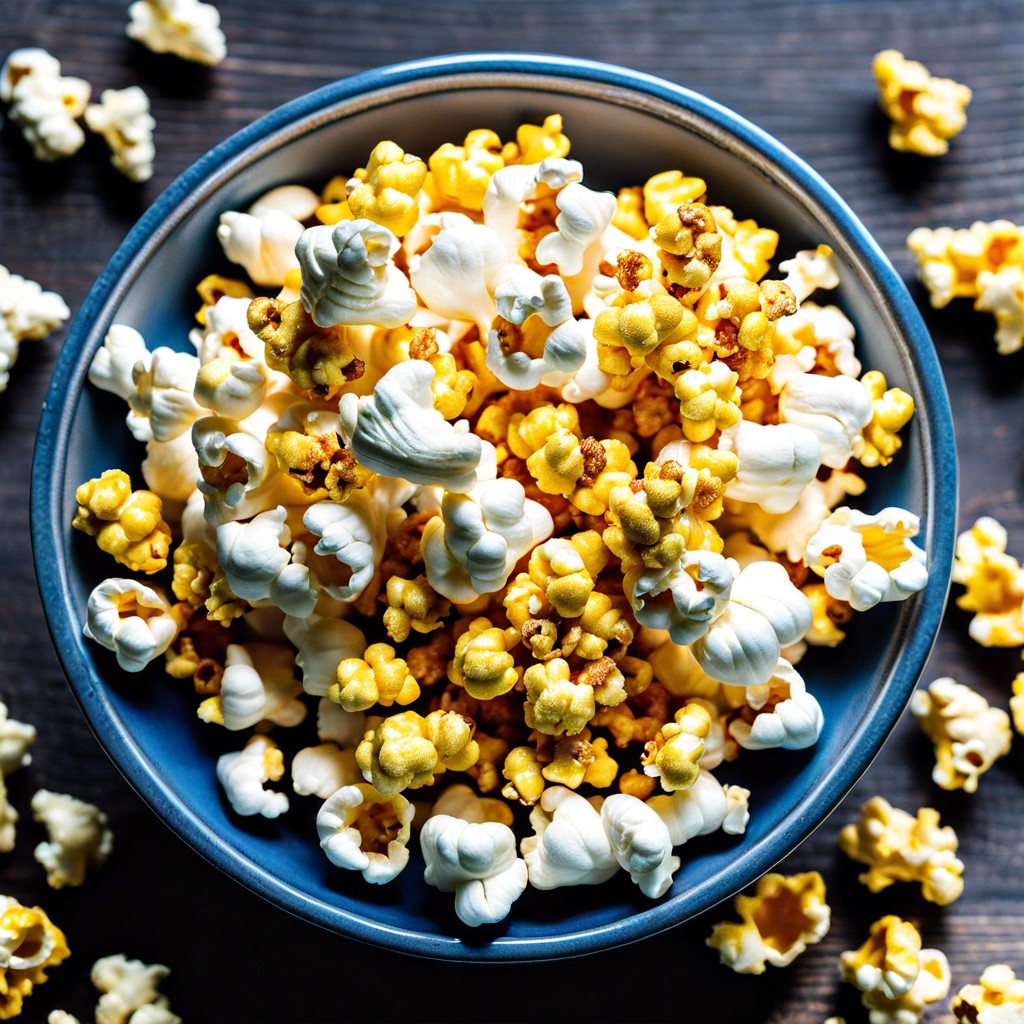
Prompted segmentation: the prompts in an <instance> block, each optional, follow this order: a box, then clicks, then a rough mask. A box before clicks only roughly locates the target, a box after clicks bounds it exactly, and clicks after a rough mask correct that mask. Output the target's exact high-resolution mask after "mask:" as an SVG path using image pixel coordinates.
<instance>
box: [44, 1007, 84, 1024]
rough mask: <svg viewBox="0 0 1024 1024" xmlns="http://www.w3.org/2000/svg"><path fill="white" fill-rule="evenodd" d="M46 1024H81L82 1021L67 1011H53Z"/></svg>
mask: <svg viewBox="0 0 1024 1024" xmlns="http://www.w3.org/2000/svg"><path fill="white" fill-rule="evenodd" d="M46 1024H80V1021H79V1020H78V1018H77V1017H75V1016H73V1015H72V1014H70V1013H68V1012H67V1011H66V1010H51V1011H50V1012H49V1014H47V1017H46Z"/></svg>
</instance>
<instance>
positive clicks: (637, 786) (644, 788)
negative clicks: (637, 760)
mask: <svg viewBox="0 0 1024 1024" xmlns="http://www.w3.org/2000/svg"><path fill="white" fill-rule="evenodd" d="M657 788H658V783H657V781H656V780H655V779H652V778H651V777H650V776H649V775H642V774H641V773H640V772H638V771H637V770H636V769H635V768H630V769H629V771H628V772H623V773H622V775H620V776H619V792H620V793H625V794H626V795H627V796H635V797H636V798H637V800H646V799H647V798H648V797H649V796H651V795H653V793H654V791H655V789H657Z"/></svg>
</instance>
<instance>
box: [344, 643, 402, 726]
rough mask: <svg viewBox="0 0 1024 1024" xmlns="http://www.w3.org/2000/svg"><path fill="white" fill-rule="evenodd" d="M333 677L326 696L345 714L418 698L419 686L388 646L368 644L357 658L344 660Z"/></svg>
mask: <svg viewBox="0 0 1024 1024" xmlns="http://www.w3.org/2000/svg"><path fill="white" fill-rule="evenodd" d="M337 675H338V681H337V682H336V683H335V684H334V685H333V686H331V688H330V689H329V690H328V691H327V696H328V697H330V699H331V700H333V701H334V703H335V704H340V705H341V706H342V707H343V708H344V709H345V710H346V711H365V710H366V709H367V708H372V707H373V706H374V705H375V704H380V705H381V706H382V707H386V708H389V707H391V705H392V704H401V705H405V704H411V703H412V702H413V701H414V700H416V698H417V697H419V695H420V687H419V683H417V682H416V680H415V679H414V678H413V677H412V676H411V675H410V674H409V667H408V665H407V664H406V663H405V661H403V660H402V659H401V658H398V657H396V656H395V649H394V647H392V646H391V645H390V644H371V645H370V646H369V647H367V648H366V651H365V653H364V654H363V656H362V657H361V658H345V659H344V661H342V662H340V663H339V665H338V672H337Z"/></svg>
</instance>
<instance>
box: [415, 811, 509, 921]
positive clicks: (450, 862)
mask: <svg viewBox="0 0 1024 1024" xmlns="http://www.w3.org/2000/svg"><path fill="white" fill-rule="evenodd" d="M420 850H421V851H422V852H423V860H424V861H425V863H426V871H425V872H424V875H423V878H424V881H425V882H426V883H427V885H433V886H434V887H436V888H437V889H440V890H441V892H454V893H455V913H456V914H457V915H458V918H459V920H460V921H462V922H463V923H464V924H466V925H469V927H471V928H478V927H479V926H480V925H484V924H496V923H497V922H498V921H502V920H504V919H505V918H506V917H507V916H508V913H509V911H510V910H511V909H512V904H513V903H514V902H515V901H516V900H517V899H518V898H519V897H520V896H521V895H522V894H523V892H524V891H525V890H526V885H527V869H526V862H525V861H524V860H523V859H522V858H521V857H517V856H516V837H515V833H514V832H513V831H512V829H510V828H509V827H508V825H504V824H501V823H500V822H497V821H484V822H470V821H465V820H464V819H462V818H454V817H452V816H451V815H448V814H434V815H432V816H431V817H430V818H428V819H427V820H426V822H425V823H424V825H423V828H422V829H420Z"/></svg>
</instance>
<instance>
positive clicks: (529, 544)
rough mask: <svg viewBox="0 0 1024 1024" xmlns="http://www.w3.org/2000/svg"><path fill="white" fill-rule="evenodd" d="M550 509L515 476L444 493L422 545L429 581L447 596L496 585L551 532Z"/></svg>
mask: <svg viewBox="0 0 1024 1024" xmlns="http://www.w3.org/2000/svg"><path fill="white" fill-rule="evenodd" d="M553 529H554V523H553V521H552V519H551V514H550V513H549V512H548V510H547V509H546V508H544V506H543V505H541V504H540V503H539V502H536V501H532V500H530V499H528V498H527V497H526V491H525V490H524V489H523V485H522V484H520V483H519V482H518V481H516V480H510V479H501V480H487V481H484V482H483V483H480V484H477V486H476V487H474V488H473V489H472V490H471V491H470V492H469V493H468V494H453V493H445V495H444V498H443V499H442V501H441V515H440V516H437V517H435V518H433V519H431V520H428V522H427V523H426V525H425V527H424V529H423V539H422V542H421V550H422V552H423V560H424V563H425V565H426V575H427V582H428V583H429V584H430V585H431V587H433V588H434V590H435V591H437V593H439V594H441V595H442V596H444V597H446V598H448V599H449V600H451V601H463V602H464V601H472V600H474V599H475V598H476V597H477V596H479V595H481V594H491V593H494V592H495V591H497V590H500V589H501V588H502V587H503V586H504V585H505V584H506V583H507V582H508V578H509V575H510V574H511V572H512V570H513V568H515V565H516V563H517V562H518V561H519V559H520V558H522V557H523V555H525V554H526V553H527V552H528V551H530V550H531V549H532V548H533V547H535V546H536V545H537V544H539V543H541V542H542V541H544V540H546V539H547V538H548V537H550V536H551V532H552V530H553Z"/></svg>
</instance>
